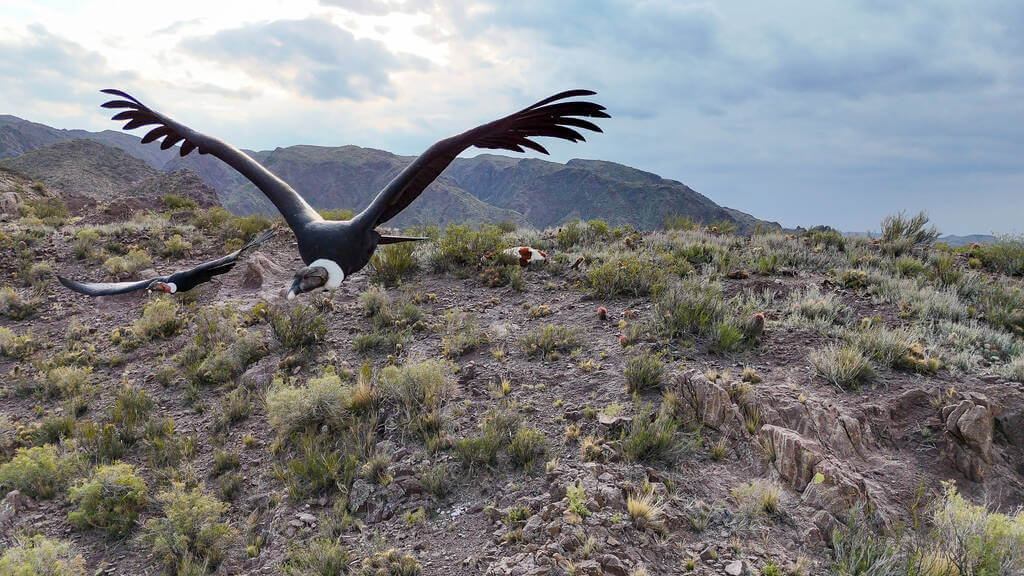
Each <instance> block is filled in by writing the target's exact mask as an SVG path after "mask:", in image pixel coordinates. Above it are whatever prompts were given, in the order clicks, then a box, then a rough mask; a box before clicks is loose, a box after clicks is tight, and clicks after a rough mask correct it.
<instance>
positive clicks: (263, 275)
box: [241, 253, 285, 290]
mask: <svg viewBox="0 0 1024 576" xmlns="http://www.w3.org/2000/svg"><path fill="white" fill-rule="evenodd" d="M275 275H276V276H282V275H285V272H284V268H281V267H280V266H279V265H278V264H277V263H276V262H274V261H273V260H271V259H270V258H268V257H267V256H265V255H263V254H260V253H255V254H251V255H250V256H249V257H248V258H247V259H246V261H245V273H244V274H243V275H242V281H241V286H242V288H246V289H249V290H259V289H260V288H262V287H263V284H264V282H266V281H267V279H268V277H270V276H275Z"/></svg>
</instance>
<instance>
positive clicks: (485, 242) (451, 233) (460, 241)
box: [431, 224, 504, 272]
mask: <svg viewBox="0 0 1024 576" xmlns="http://www.w3.org/2000/svg"><path fill="white" fill-rule="evenodd" d="M503 238H504V233H503V232H502V231H501V229H500V228H498V227H497V226H490V225H483V226H480V227H479V228H477V229H473V228H471V227H470V226H468V225H464V224H462V225H457V224H451V225H449V226H448V227H447V228H445V229H444V233H443V234H442V235H441V237H440V238H438V240H437V246H436V248H435V250H434V253H433V255H432V256H431V266H432V267H433V269H434V270H435V271H437V272H457V271H464V270H466V269H470V268H472V267H473V266H475V265H476V264H477V263H478V262H479V261H480V257H481V256H483V255H485V254H494V253H497V252H498V251H500V250H501V248H503V244H504V242H503Z"/></svg>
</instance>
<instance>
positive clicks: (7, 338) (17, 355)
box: [0, 326, 39, 360]
mask: <svg viewBox="0 0 1024 576" xmlns="http://www.w3.org/2000/svg"><path fill="white" fill-rule="evenodd" d="M38 349H39V342H38V341H37V340H35V339H34V338H33V337H32V333H31V332H25V333H24V334H22V335H21V336H17V335H15V334H14V331H13V330H11V329H10V328H7V327H5V326H0V353H2V354H3V355H4V356H7V357H8V358H14V359H16V360H26V359H27V358H28V357H29V356H31V355H32V354H33V353H34V352H35V351H36V350H38Z"/></svg>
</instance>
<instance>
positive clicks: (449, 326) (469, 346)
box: [441, 310, 486, 359]
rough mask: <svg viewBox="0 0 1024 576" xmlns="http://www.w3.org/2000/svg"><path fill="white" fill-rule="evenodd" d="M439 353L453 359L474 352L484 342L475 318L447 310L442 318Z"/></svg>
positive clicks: (460, 312) (458, 311) (468, 314)
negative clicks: (442, 328) (442, 325)
mask: <svg viewBox="0 0 1024 576" xmlns="http://www.w3.org/2000/svg"><path fill="white" fill-rule="evenodd" d="M444 320H445V322H444V324H445V325H444V332H443V334H442V335H441V353H442V354H444V355H445V356H446V357H447V358H451V359H455V358H459V357H460V356H462V355H464V354H466V353H467V352H470V351H472V350H475V349H476V348H478V347H479V346H480V345H481V344H483V343H484V342H485V341H486V338H485V337H484V335H483V333H482V332H481V331H480V326H479V324H477V321H476V316H474V315H473V314H470V313H468V312H463V311H460V310H449V311H448V312H446V313H445V316H444Z"/></svg>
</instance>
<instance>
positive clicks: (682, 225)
mask: <svg viewBox="0 0 1024 576" xmlns="http://www.w3.org/2000/svg"><path fill="white" fill-rule="evenodd" d="M665 229H666V230H698V229H700V223H699V222H697V221H695V220H694V219H693V218H690V217H689V216H687V215H685V214H672V215H670V216H666V217H665Z"/></svg>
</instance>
